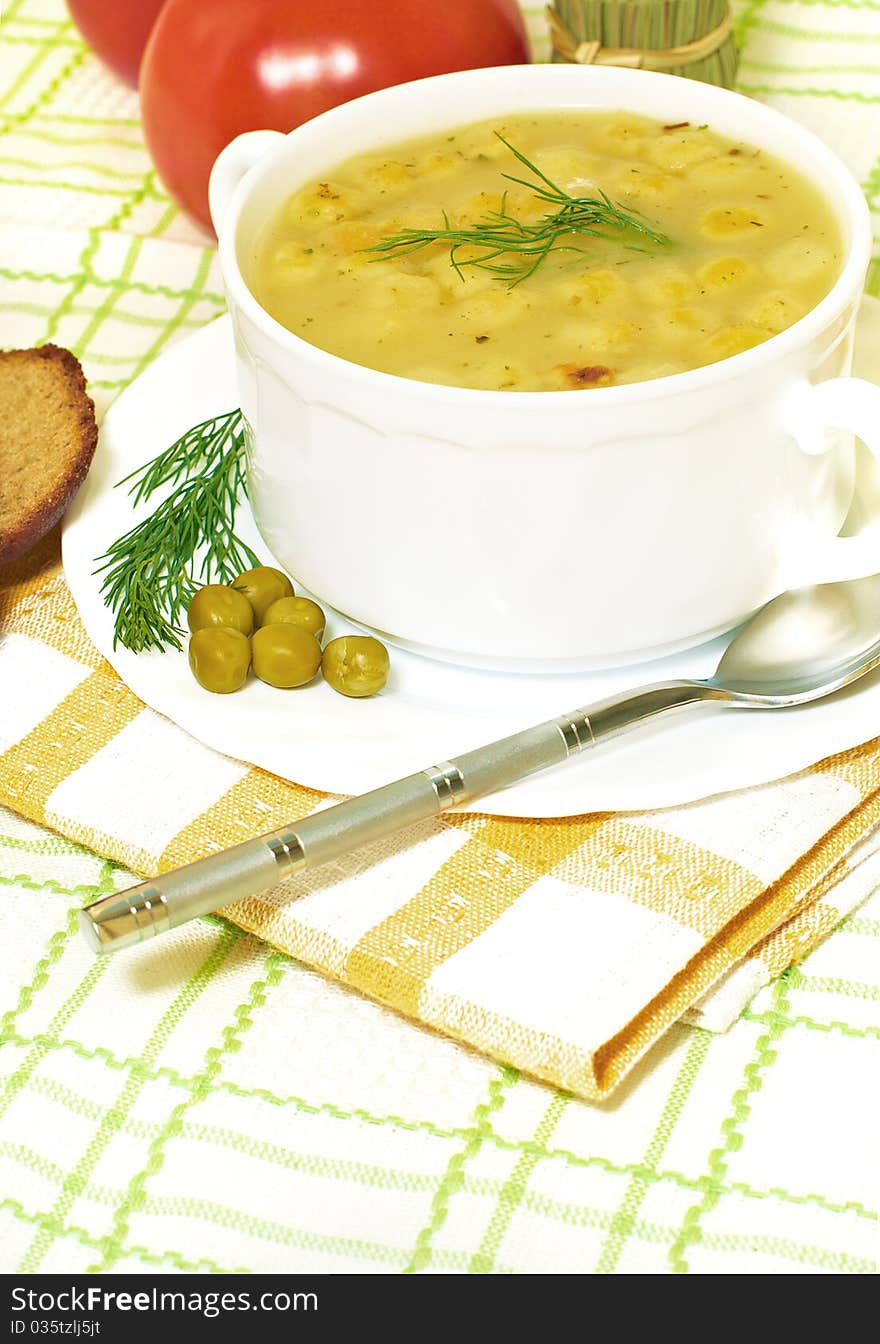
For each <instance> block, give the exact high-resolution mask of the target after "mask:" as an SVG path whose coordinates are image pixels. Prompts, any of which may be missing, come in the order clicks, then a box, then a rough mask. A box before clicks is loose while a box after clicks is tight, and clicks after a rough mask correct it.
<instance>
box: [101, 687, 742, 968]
mask: <svg viewBox="0 0 880 1344" xmlns="http://www.w3.org/2000/svg"><path fill="white" fill-rule="evenodd" d="M722 694H723V693H719V692H717V691H716V690H715V689H714V688H712V687H709V686H706V685H705V684H704V683H702V682H698V681H674V682H662V683H659V684H657V685H655V686H646V687H644V688H642V689H641V690H638V691H633V692H631V693H630V694H629V695H626V696H622V697H621V696H617V697H615V698H613V699H610V700H603V701H600V702H599V703H597V704H595V705H591V706H588V707H587V708H584V709H576V710H574V711H573V712H572V713H571V714H562V715H560V716H559V717H558V718H556V719H550V720H549V721H548V722H546V723H540V724H538V725H536V726H535V727H534V728H526V729H525V730H524V731H522V732H519V733H514V734H513V735H512V736H510V737H504V738H501V739H500V740H499V741H497V742H491V743H489V744H488V745H487V746H483V747H477V748H476V749H475V750H474V751H467V752H464V753H463V754H462V755H461V756H458V757H457V758H456V759H455V760H452V761H443V762H442V763H441V764H439V765H433V766H429V767H428V769H426V770H420V771H418V772H417V773H416V774H414V775H407V776H406V778H404V779H399V780H396V781H395V782H394V783H392V784H385V785H383V786H382V787H381V788H378V789H372V790H371V791H370V792H369V793H364V794H361V795H360V797H358V798H348V799H346V800H345V801H344V802H341V803H337V804H335V806H333V807H327V808H324V809H323V810H321V811H319V812H314V813H312V814H311V816H308V817H305V818H303V820H302V821H297V822H295V823H293V824H292V825H290V826H285V827H282V828H281V829H280V830H277V831H270V832H269V833H268V834H266V835H261V836H258V837H257V838H256V839H254V840H246V841H244V842H243V843H242V844H240V845H235V846H234V847H233V848H231V849H227V850H222V851H220V852H218V853H216V854H211V855H209V856H208V857H207V858H204V859H199V860H197V861H196V862H195V863H190V864H187V865H186V867H184V868H178V869H176V870H175V871H173V872H169V873H163V874H162V875H161V876H159V877H155V878H153V879H152V880H150V881H147V882H142V883H140V884H139V885H138V886H135V887H130V888H129V889H128V890H127V891H123V892H114V893H112V894H111V895H109V896H104V897H102V898H101V899H100V900H98V901H95V902H94V903H93V904H92V905H89V906H87V907H86V908H85V909H84V910H83V911H82V912H81V914H80V924H81V927H82V930H83V933H84V934H85V936H86V938H87V940H88V942H89V944H90V945H91V947H92V949H93V951H95V952H113V951H117V950H119V949H121V948H124V947H130V946H132V945H133V944H135V943H139V942H143V941H145V940H146V939H148V938H152V937H154V936H155V935H156V934H159V933H164V932H165V931H166V930H168V929H173V928H176V927H177V926H178V925H179V924H183V923H185V922H186V921H187V920H190V919H194V918H195V917H196V916H197V915H206V914H209V913H210V912H211V911H213V910H217V909H219V908H221V907H224V906H228V905H232V904H233V903H234V902H236V901H243V900H246V899H247V898H248V897H251V896H255V895H256V894H257V893H258V892H260V891H266V890H268V889H269V888H270V887H274V886H277V884H278V883H279V882H280V881H282V880H283V879H284V878H287V877H290V876H291V875H292V874H293V873H297V872H301V871H302V870H303V869H305V868H316V867H318V866H319V865H320V864H322V863H328V862H330V861H332V860H334V859H340V858H342V857H344V856H345V855H346V854H349V853H350V852H351V851H352V850H354V849H359V848H360V847H361V846H362V845H367V844H370V843H371V842H373V841H376V840H382V839H385V838H386V837H388V836H390V835H393V834H394V833H395V832H396V831H400V830H403V829H404V828H405V827H407V826H412V825H414V824H415V823H416V822H419V821H425V820H427V819H429V818H431V817H435V816H437V815H438V814H439V813H441V812H445V811H446V810H447V809H449V808H452V807H455V806H456V805H458V804H459V803H464V802H469V801H470V800H471V799H473V798H479V797H480V796H481V795H482V794H486V793H493V792H495V791H496V790H497V789H501V788H504V787H505V786H506V785H508V784H513V783H514V782H515V781H516V780H519V779H524V778H525V777H526V776H528V775H532V774H535V773H536V772H537V771H539V770H546V769H547V768H548V767H550V766H553V765H559V764H561V763H562V762H563V761H566V760H568V759H569V758H570V757H572V756H577V755H579V754H580V753H581V752H582V751H584V750H585V749H586V748H587V747H592V746H593V745H595V743H597V742H600V741H603V740H604V739H606V738H609V737H614V736H616V735H617V734H618V733H621V732H623V731H624V730H625V729H627V728H631V727H633V726H635V725H636V724H638V723H642V722H644V720H645V719H649V718H653V716H654V715H656V714H661V713H664V712H665V711H666V710H669V709H674V708H677V707H679V706H683V705H689V704H693V703H694V702H695V701H697V700H704V699H707V698H721V695H722Z"/></svg>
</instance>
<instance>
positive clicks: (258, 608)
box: [232, 565, 293, 626]
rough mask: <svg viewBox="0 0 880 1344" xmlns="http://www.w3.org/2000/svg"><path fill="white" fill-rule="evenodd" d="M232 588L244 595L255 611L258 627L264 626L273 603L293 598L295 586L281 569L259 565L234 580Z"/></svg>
mask: <svg viewBox="0 0 880 1344" xmlns="http://www.w3.org/2000/svg"><path fill="white" fill-rule="evenodd" d="M232 587H233V588H235V589H237V590H238V592H240V593H243V594H244V596H245V597H246V598H247V600H248V602H250V604H251V606H252V607H253V609H254V620H255V624H256V625H257V626H260V625H262V624H263V618H264V617H265V615H266V612H267V610H268V609H269V607H271V605H272V603H273V602H277V601H278V599H279V598H280V597H293V584H292V583H291V582H290V579H289V578H288V577H287V575H286V574H282V573H281V570H280V569H273V568H272V566H271V565H259V566H258V567H257V568H256V569H246V570H245V572H244V573H243V574H239V576H238V578H237V579H233V580H232Z"/></svg>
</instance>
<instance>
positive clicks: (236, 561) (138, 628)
mask: <svg viewBox="0 0 880 1344" xmlns="http://www.w3.org/2000/svg"><path fill="white" fill-rule="evenodd" d="M117 485H119V486H122V485H128V486H129V491H128V493H129V494H130V495H131V497H132V503H133V505H135V506H137V505H138V504H140V503H141V502H142V501H144V500H146V499H149V498H150V496H151V495H153V494H154V493H155V492H156V491H157V490H159V489H161V488H162V486H167V485H170V486H172V487H173V488H172V490H171V492H170V493H169V494H168V495H166V497H165V498H164V499H163V500H162V501H161V503H160V504H158V505H157V507H156V508H155V509H154V510H153V512H152V513H151V514H150V515H149V517H148V518H145V519H144V520H143V521H142V522H140V523H138V524H137V526H135V527H133V528H132V529H131V531H130V532H126V533H125V535H124V536H122V537H120V538H119V539H118V540H117V541H114V542H113V545H112V546H110V548H109V549H108V550H107V551H105V553H104V554H103V555H100V556H98V557H97V560H96V564H97V566H98V567H97V569H96V570H95V573H96V574H103V575H104V579H103V581H102V583H101V592H102V593H103V595H104V600H105V601H106V603H107V605H108V607H110V609H111V611H113V613H114V614H115V618H116V619H115V624H114V629H113V647H114V648H116V646H117V645H118V644H122V645H123V646H124V647H125V648H126V649H131V650H132V651H133V652H134V653H142V652H143V651H144V650H145V649H166V648H169V647H170V648H175V649H179V648H180V647H181V643H180V636H181V635H182V634H183V633H184V631H183V626H182V622H181V618H182V616H183V614H184V612H185V611H186V608H187V607H188V605H189V602H190V599H191V597H192V595H193V593H194V592H195V590H196V588H197V587H198V586H199V585H200V584H202V583H229V582H231V580H232V579H234V578H235V577H236V576H237V575H238V574H240V573H241V572H242V570H244V569H248V568H250V567H251V566H253V565H258V564H259V563H260V562H259V559H258V557H257V556H256V555H255V554H254V552H253V551H252V550H251V548H250V546H248V545H247V544H246V543H245V542H243V541H242V540H241V538H240V537H237V536H236V535H235V532H234V530H233V529H234V524H235V512H236V507H237V505H238V501H239V499H241V498H242V497H243V496H246V495H247V486H246V482H245V476H244V432H243V428H242V420H241V411H238V410H236V411H227V412H226V414H225V415H217V416H214V417H213V419H211V420H203V421H202V423H201V424H198V425H193V427H192V429H189V430H187V432H186V433H185V434H183V435H182V436H181V437H180V438H179V439H177V440H176V442H174V443H172V444H171V446H170V448H166V449H165V450H164V451H163V452H161V453H159V454H158V456H157V457H154V458H153V459H152V460H151V461H150V462H147V463H145V465H144V466H142V467H138V468H137V470H136V471H133V472H131V474H130V475H128V476H126V477H124V478H123V479H122V480H121V481H118V482H117ZM197 554H200V557H201V558H200V560H199V561H198V562H197V561H196V557H197ZM197 563H198V568H197V570H196V568H195V567H196V564H197Z"/></svg>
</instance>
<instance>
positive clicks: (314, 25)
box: [141, 0, 529, 228]
mask: <svg viewBox="0 0 880 1344" xmlns="http://www.w3.org/2000/svg"><path fill="white" fill-rule="evenodd" d="M528 59H529V56H528V45H527V40H526V34H525V28H524V25H523V20H522V15H521V12H520V9H519V6H518V4H517V2H516V0H442V2H441V3H437V4H428V3H426V0H382V2H381V4H367V3H365V0H333V3H332V4H315V2H314V0H209V3H205V0H166V4H165V8H164V9H163V11H162V14H161V15H160V17H159V20H158V22H157V23H156V26H155V28H154V29H153V33H152V36H151V38H150V41H149V44H148V46H147V50H146V52H145V54H144V62H143V67H142V72H141V106H142V111H143V121H144V132H145V134H146V137H147V144H148V146H149V149H150V152H151V154H152V156H153V160H154V162H155V164H156V167H157V168H158V170H159V176H160V177H161V178H162V181H163V182H164V183H165V186H166V187H167V188H168V190H169V191H170V192H171V195H172V196H173V197H174V198H175V199H176V200H177V201H178V202H179V203H180V204H181V205H182V206H183V207H184V209H185V210H188V211H189V212H190V214H192V215H194V216H195V217H196V219H198V220H200V221H201V222H202V223H203V224H205V225H207V226H208V227H209V228H210V218H209V215H208V174H209V173H210V170H211V165H212V163H213V162H214V159H215V158H216V157H217V155H218V154H219V153H220V150H221V149H222V148H223V146H224V145H227V144H228V143H229V141H230V140H232V139H233V138H234V137H235V136H236V135H238V134H239V133H240V132H241V131H252V130H259V129H262V128H268V129H270V130H278V131H289V130H292V129H293V127H294V126H298V125H299V124H300V123H301V122H303V121H308V120H309V118H310V117H314V116H317V115H318V113H319V112H325V111H326V110H327V109H328V108H330V107H335V106H336V104H337V103H344V102H346V101H347V100H348V99H349V98H356V97H358V96H359V95H360V94H362V93H370V92H371V91H372V90H373V89H381V88H385V87H387V86H388V85H389V84H402V83H404V82H405V81H406V80H410V79H420V78H422V77H423V76H425V75H438V74H442V73H444V72H446V71H448V70H467V69H474V68H477V67H482V66H487V65H516V64H520V63H522V62H524V61H527V60H528ZM449 115H450V120H454V119H455V109H454V108H450V112H449ZM401 133H402V134H403V135H405V134H406V128H405V127H402V128H401Z"/></svg>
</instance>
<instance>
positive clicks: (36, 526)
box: [0, 344, 98, 565]
mask: <svg viewBox="0 0 880 1344" xmlns="http://www.w3.org/2000/svg"><path fill="white" fill-rule="evenodd" d="M36 361H42V362H43V363H44V364H45V365H46V366H48V367H49V368H51V369H52V370H53V371H54V372H55V374H56V376H57V377H58V379H59V387H60V388H62V389H63V391H64V393H65V397H66V401H67V403H68V411H67V425H66V431H67V432H66V439H67V441H66V443H65V444H64V448H63V454H61V455H60V456H61V462H60V465H61V471H60V476H59V480H58V482H57V484H55V485H54V486H53V488H52V489H51V490H50V491H49V492H48V493H47V494H46V495H45V496H43V497H42V498H38V499H35V500H26V501H25V500H23V501H22V508H21V512H20V514H19V515H18V516H17V517H15V518H14V519H13V520H11V521H10V522H7V523H6V524H5V525H3V526H0V565H2V564H8V563H9V562H10V561H11V560H16V559H17V558H18V557H19V556H20V555H23V554H24V553H25V552H26V551H27V550H29V549H30V548H31V546H34V545H35V544H36V543H37V542H38V541H39V540H40V539H41V538H42V537H44V536H45V535H46V533H47V532H49V531H51V529H52V528H53V527H54V526H55V524H56V523H57V522H58V520H59V519H60V518H61V516H62V514H63V513H64V512H65V510H66V509H67V508H68V506H69V505H70V503H71V501H72V500H73V497H74V495H75V494H76V492H77V490H78V489H79V487H80V486H81V485H82V482H83V481H84V479H85V477H86V473H87V472H88V470H89V467H90V466H91V463H92V458H93V457H94V454H95V446H96V444H97V441H98V426H97V422H96V420H95V407H94V403H93V402H92V399H91V397H90V396H89V395H88V393H87V392H86V380H85V375H84V374H83V371H82V366H81V365H80V362H79V360H78V359H77V358H76V356H75V355H72V354H71V352H70V351H69V350H65V349H64V348H63V347H62V346H59V345H52V344H48V345H41V346H37V347H35V348H34V349H30V350H5V351H0V365H7V366H8V365H9V364H10V363H12V364H13V365H14V364H19V365H20V366H21V368H22V371H23V372H24V371H25V370H26V369H27V368H28V367H30V368H33V367H34V364H35V362H36ZM2 416H3V408H2V407H0V418H2ZM64 459H66V462H64ZM0 470H2V460H0Z"/></svg>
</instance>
